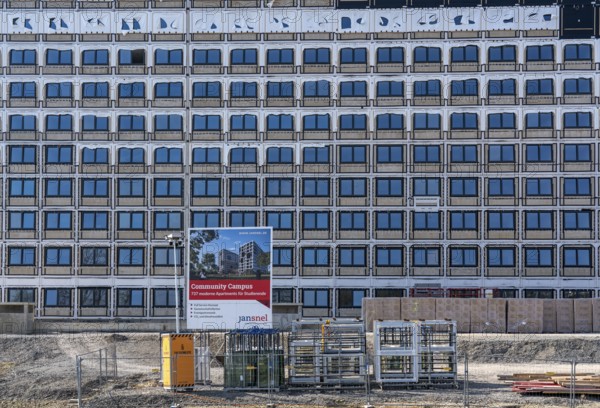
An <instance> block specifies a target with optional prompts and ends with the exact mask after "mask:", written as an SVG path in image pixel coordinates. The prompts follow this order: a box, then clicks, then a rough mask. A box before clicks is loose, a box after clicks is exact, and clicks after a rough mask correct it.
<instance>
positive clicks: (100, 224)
mask: <svg viewBox="0 0 600 408" xmlns="http://www.w3.org/2000/svg"><path fill="white" fill-rule="evenodd" d="M79 227H80V228H81V229H82V230H88V231H90V230H92V231H93V230H107V229H108V212H106V211H84V212H82V213H81V224H80V226H79Z"/></svg>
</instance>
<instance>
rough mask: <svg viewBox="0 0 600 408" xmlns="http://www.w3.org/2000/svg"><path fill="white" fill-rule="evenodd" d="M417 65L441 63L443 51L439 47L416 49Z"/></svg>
mask: <svg viewBox="0 0 600 408" xmlns="http://www.w3.org/2000/svg"><path fill="white" fill-rule="evenodd" d="M414 60H415V62H416V63H441V62H442V49H441V48H437V47H416V48H415V50H414Z"/></svg>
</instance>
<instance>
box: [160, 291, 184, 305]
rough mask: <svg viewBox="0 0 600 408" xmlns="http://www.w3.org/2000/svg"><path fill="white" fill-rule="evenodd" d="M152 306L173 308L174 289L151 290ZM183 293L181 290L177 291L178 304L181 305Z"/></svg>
mask: <svg viewBox="0 0 600 408" xmlns="http://www.w3.org/2000/svg"><path fill="white" fill-rule="evenodd" d="M152 294H153V297H152V304H153V305H154V307H158V308H162V307H175V289H153V292H152ZM182 295H183V292H182V291H181V289H180V290H179V291H178V296H179V300H180V302H179V304H180V305H181V304H183V303H182V300H183V298H182Z"/></svg>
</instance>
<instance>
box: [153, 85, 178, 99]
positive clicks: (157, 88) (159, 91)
mask: <svg viewBox="0 0 600 408" xmlns="http://www.w3.org/2000/svg"><path fill="white" fill-rule="evenodd" d="M154 97H155V98H182V97H183V83H181V82H159V83H157V84H156V85H154Z"/></svg>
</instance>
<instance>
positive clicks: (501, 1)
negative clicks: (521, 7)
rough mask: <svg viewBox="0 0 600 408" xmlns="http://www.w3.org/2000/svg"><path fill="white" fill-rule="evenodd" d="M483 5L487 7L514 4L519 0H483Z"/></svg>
mask: <svg viewBox="0 0 600 408" xmlns="http://www.w3.org/2000/svg"><path fill="white" fill-rule="evenodd" d="M483 3H484V4H483V5H484V6H488V7H500V6H515V5H517V4H519V0H483Z"/></svg>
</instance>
